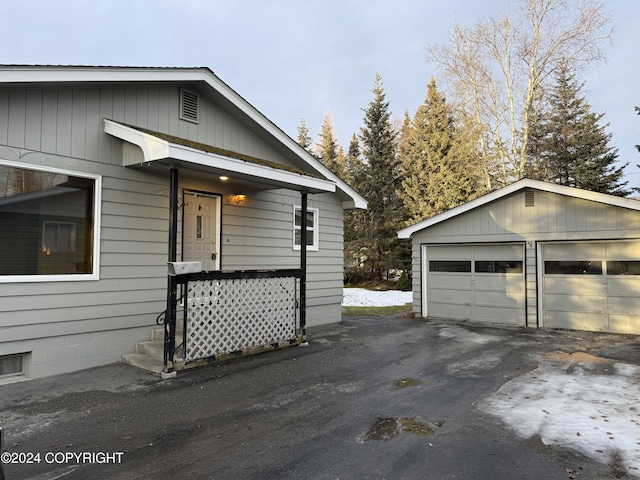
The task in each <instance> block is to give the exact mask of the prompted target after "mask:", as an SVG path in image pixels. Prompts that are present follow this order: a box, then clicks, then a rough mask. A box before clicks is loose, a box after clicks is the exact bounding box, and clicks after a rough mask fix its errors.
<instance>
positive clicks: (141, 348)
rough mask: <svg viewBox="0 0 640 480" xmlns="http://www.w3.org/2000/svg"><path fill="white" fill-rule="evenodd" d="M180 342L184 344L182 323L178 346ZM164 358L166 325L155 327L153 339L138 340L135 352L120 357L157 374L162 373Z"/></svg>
mask: <svg viewBox="0 0 640 480" xmlns="http://www.w3.org/2000/svg"><path fill="white" fill-rule="evenodd" d="M180 344H182V325H180V330H177V331H176V346H177V345H180ZM163 360H164V327H158V328H154V329H153V330H152V331H151V340H146V341H143V342H138V343H137V345H136V351H135V352H133V353H126V354H124V355H122V356H121V357H120V362H122V363H126V364H127V365H133V366H134V367H138V368H141V369H143V370H147V371H149V372H152V373H156V374H162V370H163V368H164V363H163ZM176 360H177V359H176Z"/></svg>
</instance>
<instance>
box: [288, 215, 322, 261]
mask: <svg viewBox="0 0 640 480" xmlns="http://www.w3.org/2000/svg"><path fill="white" fill-rule="evenodd" d="M298 210H300V212H302V207H301V206H298V205H294V206H293V249H294V250H300V245H296V232H297V231H299V230H301V227H300V226H297V225H296V212H297V211H298ZM307 212H309V213H312V214H313V227H309V225H307V235H309V234H311V235H312V238H313V243H312V244H311V245H307V251H311V252H317V251H318V250H319V249H320V234H319V230H320V229H319V228H318V227H319V225H318V222H319V220H320V210H318V209H317V208H307Z"/></svg>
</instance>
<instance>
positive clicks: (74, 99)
mask: <svg viewBox="0 0 640 480" xmlns="http://www.w3.org/2000/svg"><path fill="white" fill-rule="evenodd" d="M179 92H180V88H179V87H178V86H176V87H162V88H151V87H131V88H124V87H123V88H98V87H93V88H59V89H36V88H32V89H31V88H30V89H18V88H16V89H11V90H9V89H0V145H7V146H10V147H14V148H24V149H27V150H32V151H40V152H43V153H50V154H54V155H59V156H64V157H73V158H82V159H86V160H90V161H96V162H100V163H111V164H113V165H121V164H122V142H121V141H120V140H117V139H115V138H113V137H111V136H109V135H105V134H104V124H103V119H105V118H107V119H109V120H114V121H116V122H123V123H127V124H130V125H135V126H137V127H141V128H147V129H150V130H154V131H158V132H161V133H166V134H169V135H175V136H178V137H182V138H186V139H188V140H192V141H195V142H200V143H204V144H207V145H215V146H216V147H219V148H223V149H226V150H232V151H235V152H238V153H243V154H245V155H250V156H254V157H258V158H262V159H264V160H269V161H273V162H276V163H280V164H283V165H287V166H294V165H293V164H292V162H291V161H290V160H288V159H287V158H285V156H284V155H283V154H282V153H280V152H278V151H277V150H276V149H274V148H273V147H271V146H270V145H269V144H268V143H267V142H266V141H265V140H263V139H262V138H260V136H258V135H257V134H256V133H253V132H252V131H251V130H249V129H248V128H247V127H246V126H245V125H243V124H241V123H240V122H239V121H238V120H237V119H236V118H234V117H233V116H232V115H230V114H229V113H228V112H227V111H225V110H224V109H222V108H221V107H220V106H218V105H216V104H215V103H214V102H212V101H211V100H210V99H208V98H207V97H206V96H204V95H200V122H199V123H198V124H194V123H192V122H187V121H184V120H180V119H179V116H178V113H179V112H178V109H179V103H180V99H179Z"/></svg>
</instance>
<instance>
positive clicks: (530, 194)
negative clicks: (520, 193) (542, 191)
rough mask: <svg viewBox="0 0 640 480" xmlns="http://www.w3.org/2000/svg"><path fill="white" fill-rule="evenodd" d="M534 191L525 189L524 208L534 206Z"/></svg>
mask: <svg viewBox="0 0 640 480" xmlns="http://www.w3.org/2000/svg"><path fill="white" fill-rule="evenodd" d="M534 192H535V190H533V189H531V188H527V189H526V190H525V191H524V206H525V207H534V206H535V204H536V197H535V195H534Z"/></svg>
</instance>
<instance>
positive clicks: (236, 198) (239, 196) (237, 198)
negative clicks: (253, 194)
mask: <svg viewBox="0 0 640 480" xmlns="http://www.w3.org/2000/svg"><path fill="white" fill-rule="evenodd" d="M246 199H247V196H246V195H245V194H244V193H243V192H242V190H240V191H239V192H238V193H236V194H235V195H231V196H230V197H229V201H230V202H233V203H235V204H240V203H244V201H245V200H246Z"/></svg>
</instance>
